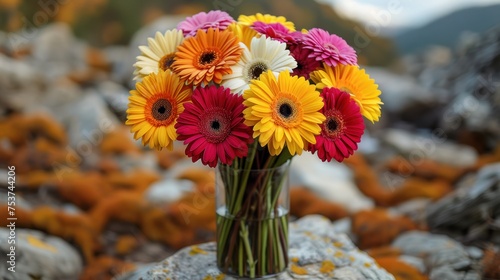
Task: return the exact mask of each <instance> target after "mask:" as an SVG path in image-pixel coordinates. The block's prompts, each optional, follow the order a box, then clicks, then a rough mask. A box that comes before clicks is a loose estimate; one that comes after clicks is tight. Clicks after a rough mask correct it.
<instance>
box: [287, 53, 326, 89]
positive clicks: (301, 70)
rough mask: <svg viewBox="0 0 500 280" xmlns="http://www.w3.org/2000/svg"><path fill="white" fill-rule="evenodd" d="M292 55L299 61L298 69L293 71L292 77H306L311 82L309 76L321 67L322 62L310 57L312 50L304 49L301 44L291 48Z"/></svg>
mask: <svg viewBox="0 0 500 280" xmlns="http://www.w3.org/2000/svg"><path fill="white" fill-rule="evenodd" d="M289 50H290V55H291V56H292V57H293V58H295V60H296V61H297V67H295V68H294V69H293V71H292V76H299V77H304V78H305V79H306V80H309V74H310V73H311V72H313V71H316V70H318V69H319V68H320V67H321V62H319V61H317V60H316V59H314V58H311V57H309V55H310V54H311V53H312V50H308V49H304V48H303V46H302V45H301V44H292V45H290V46H289Z"/></svg>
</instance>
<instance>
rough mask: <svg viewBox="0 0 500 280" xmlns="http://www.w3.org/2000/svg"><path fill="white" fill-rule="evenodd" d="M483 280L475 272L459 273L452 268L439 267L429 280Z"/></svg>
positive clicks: (432, 272)
mask: <svg viewBox="0 0 500 280" xmlns="http://www.w3.org/2000/svg"><path fill="white" fill-rule="evenodd" d="M457 279H461V280H481V276H480V275H479V273H477V272H475V271H461V272H457V271H455V270H453V268H451V267H446V266H442V267H438V268H436V269H434V270H432V271H431V273H430V275H429V280H457Z"/></svg>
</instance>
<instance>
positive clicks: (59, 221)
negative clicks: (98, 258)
mask: <svg viewBox="0 0 500 280" xmlns="http://www.w3.org/2000/svg"><path fill="white" fill-rule="evenodd" d="M32 221H33V227H34V228H35V229H39V230H43V231H45V232H47V233H49V234H52V235H55V236H59V237H61V238H64V239H66V240H68V241H70V242H74V243H76V244H77V245H78V247H79V248H80V250H81V251H82V253H83V256H84V257H85V260H86V261H91V260H92V259H93V257H94V253H95V252H96V251H97V250H98V249H99V248H100V245H99V242H98V235H97V232H96V231H95V230H94V228H93V225H92V224H93V222H92V220H91V219H89V217H88V216H87V215H86V214H67V213H64V212H60V211H57V210H56V209H53V208H50V207H48V206H43V207H39V208H36V209H35V210H33V211H32Z"/></svg>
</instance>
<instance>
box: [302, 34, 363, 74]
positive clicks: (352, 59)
mask: <svg viewBox="0 0 500 280" xmlns="http://www.w3.org/2000/svg"><path fill="white" fill-rule="evenodd" d="M304 48H306V49H310V50H312V51H313V52H312V53H311V54H310V55H309V56H310V57H311V58H314V59H316V60H319V61H323V62H324V63H325V64H326V65H328V66H332V67H334V66H337V65H338V64H343V65H356V64H357V63H358V62H357V57H356V51H355V50H354V49H353V48H352V47H351V46H349V45H348V44H347V43H346V41H345V40H344V39H342V38H340V37H339V36H337V35H335V34H330V33H328V31H325V30H323V29H319V28H313V29H311V30H310V31H309V33H307V35H305V37H304Z"/></svg>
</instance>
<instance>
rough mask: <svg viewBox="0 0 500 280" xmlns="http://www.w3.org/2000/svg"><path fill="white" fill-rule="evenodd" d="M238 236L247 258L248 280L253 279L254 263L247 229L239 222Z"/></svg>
mask: <svg viewBox="0 0 500 280" xmlns="http://www.w3.org/2000/svg"><path fill="white" fill-rule="evenodd" d="M240 228H241V229H240V236H241V238H242V239H243V244H244V245H245V250H246V253H247V256H248V266H249V268H250V278H255V261H254V259H253V255H252V249H251V248H250V241H249V240H248V228H247V226H246V225H245V224H244V222H243V221H241V227H240Z"/></svg>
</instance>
